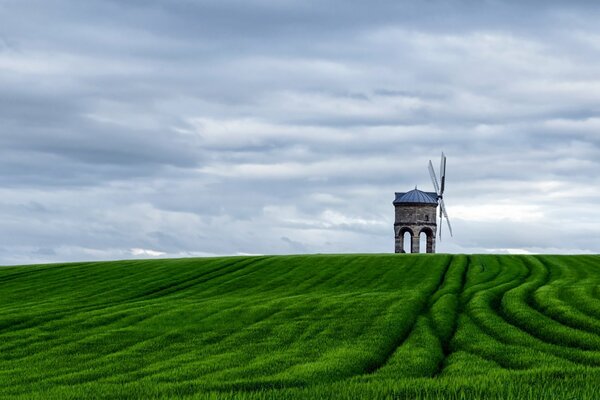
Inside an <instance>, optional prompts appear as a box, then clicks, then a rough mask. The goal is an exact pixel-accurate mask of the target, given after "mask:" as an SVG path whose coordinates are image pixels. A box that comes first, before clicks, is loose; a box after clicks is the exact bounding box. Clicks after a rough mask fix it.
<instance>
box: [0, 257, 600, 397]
mask: <svg viewBox="0 0 600 400" xmlns="http://www.w3.org/2000/svg"><path fill="white" fill-rule="evenodd" d="M177 396H181V397H185V396H190V397H198V398H218V399H221V398H241V399H255V398H256V399H267V398H277V399H285V398H298V399H300V398H323V399H328V398H390V399H403V398H424V399H429V398H432V399H433V398H445V399H446V398H447V399H470V398H491V399H492V398H506V399H511V398H528V399H529V398H530V399H540V398H546V399H558V398H564V399H575V398H577V399H598V398H600V256H491V255H490V256H478V255H476V256H464V255H456V256H451V255H313V256H272V257H268V256H265V257H227V258H206V259H179V260H152V261H121V262H106V263H79V264H64V265H40V266H25V267H8V268H0V398H10V397H15V398H23V399H32V398H43V399H48V398H91V397H96V398H115V397H117V398H118V397H126V398H132V397H140V398H161V397H164V398H172V397H177Z"/></svg>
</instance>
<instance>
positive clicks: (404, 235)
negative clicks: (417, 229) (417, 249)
mask: <svg viewBox="0 0 600 400" xmlns="http://www.w3.org/2000/svg"><path fill="white" fill-rule="evenodd" d="M412 236H413V231H412V230H410V228H402V229H401V230H400V253H411V247H412Z"/></svg>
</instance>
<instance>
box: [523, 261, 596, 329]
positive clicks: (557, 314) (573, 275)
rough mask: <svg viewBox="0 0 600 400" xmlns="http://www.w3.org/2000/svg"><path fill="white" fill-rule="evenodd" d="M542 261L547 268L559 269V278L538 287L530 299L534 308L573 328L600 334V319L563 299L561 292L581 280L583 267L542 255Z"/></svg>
mask: <svg viewBox="0 0 600 400" xmlns="http://www.w3.org/2000/svg"><path fill="white" fill-rule="evenodd" d="M540 261H541V262H542V263H544V264H546V266H547V268H549V269H551V270H552V269H554V270H556V271H559V273H560V275H559V276H558V277H557V279H553V280H552V281H551V282H549V284H547V285H544V286H542V287H540V288H538V289H537V290H536V291H535V292H534V293H533V296H532V297H531V299H530V301H531V302H530V305H531V307H532V308H533V309H535V310H537V311H538V312H540V313H542V314H543V315H545V316H547V317H549V318H551V319H552V320H554V321H556V322H558V323H560V324H562V325H564V326H567V327H569V328H571V329H575V330H579V331H585V332H588V333H590V334H595V335H599V334H600V320H598V319H596V318H593V317H591V316H589V315H587V314H585V313H583V312H581V311H580V310H579V309H577V308H576V307H574V306H573V305H572V304H571V302H569V301H565V300H563V299H562V298H561V297H560V295H559V293H560V292H561V290H563V288H564V287H565V286H572V285H576V284H577V283H578V282H581V275H582V274H581V273H577V272H576V271H581V268H573V267H572V266H571V267H569V266H567V265H564V264H560V263H553V262H552V261H551V260H549V259H547V258H542V257H540Z"/></svg>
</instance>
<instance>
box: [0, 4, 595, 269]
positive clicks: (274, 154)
mask: <svg viewBox="0 0 600 400" xmlns="http://www.w3.org/2000/svg"><path fill="white" fill-rule="evenodd" d="M33 10H35V12H34V11H33ZM598 17H600V6H598V4H596V3H595V2H588V1H575V2H569V3H568V4H566V3H564V2H555V1H551V2H537V1H528V2H516V1H515V2H513V1H507V2H479V3H477V4H475V3H473V4H471V3H469V4H467V3H465V2H462V1H450V2H447V1H444V2H442V1H431V2H427V3H423V2H404V1H401V2H397V1H388V0H381V1H376V2H375V3H369V4H367V3H365V2H358V1H350V2H348V1H345V2H341V1H334V2H332V3H328V5H327V6H324V5H323V4H320V3H319V4H316V3H314V2H306V1H302V2H300V1H286V2H274V1H270V0H256V1H246V2H241V1H237V0H231V1H229V0H228V1H219V2H213V1H197V2H189V1H175V2H167V1H162V0H153V1H149V2H140V1H126V2H123V1H95V0H91V1H87V2H84V3H83V2H82V3H77V4H75V5H74V4H73V3H72V2H67V1H64V0H56V1H53V2H47V1H41V0H34V1H32V2H27V3H24V2H16V1H10V2H4V3H3V4H2V5H0V19H1V20H2V21H3V24H2V26H1V27H0V70H2V73H1V74H0V240H1V243H2V248H1V249H0V264H15V263H29V262H48V261H72V260H84V259H85V260H92V259H93V260H96V259H121V258H131V257H154V256H174V257H178V256H193V255H222V254H284V253H290V252H292V253H304V252H307V253H311V252H389V251H391V250H392V249H393V229H392V225H393V207H392V205H391V201H392V200H393V193H394V192H395V191H404V190H409V189H411V188H412V187H414V185H418V186H419V188H422V189H425V190H430V188H431V184H430V182H429V176H428V172H427V161H428V160H429V159H430V158H431V159H433V160H434V162H435V161H436V160H437V157H439V153H440V151H441V150H444V151H445V152H446V153H447V154H448V185H447V192H446V197H445V201H446V204H447V206H448V211H449V213H450V217H451V219H452V222H453V227H454V231H455V237H454V238H450V237H449V236H448V235H446V234H445V235H444V240H443V241H442V242H441V243H438V246H437V247H438V250H439V251H449V252H511V251H523V252H558V253H560V252H565V253H568V252H577V253H581V252H596V253H597V252H600V247H599V246H600V245H599V243H600V240H599V239H600V228H598V226H597V223H596V221H598V220H599V218H600V212H599V211H597V207H596V205H597V204H598V202H600V190H598V187H600V177H599V175H598V174H597V171H598V170H599V167H600V161H599V160H600V136H598V134H597V131H598V127H599V126H600V122H599V121H600V114H599V110H598V104H599V101H600V71H599V70H598V68H597V65H598V63H599V62H600V56H599V55H598V51H597V47H598V46H597V38H598V37H600V28H598V24H597V20H598ZM47 26H52V27H55V29H47Z"/></svg>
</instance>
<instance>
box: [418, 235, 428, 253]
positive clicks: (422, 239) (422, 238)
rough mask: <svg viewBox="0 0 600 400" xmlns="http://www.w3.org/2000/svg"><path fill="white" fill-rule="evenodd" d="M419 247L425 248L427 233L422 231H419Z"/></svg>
mask: <svg viewBox="0 0 600 400" xmlns="http://www.w3.org/2000/svg"><path fill="white" fill-rule="evenodd" d="M419 249H427V233H425V232H423V231H421V233H419ZM427 253H429V251H428V252H427Z"/></svg>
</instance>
